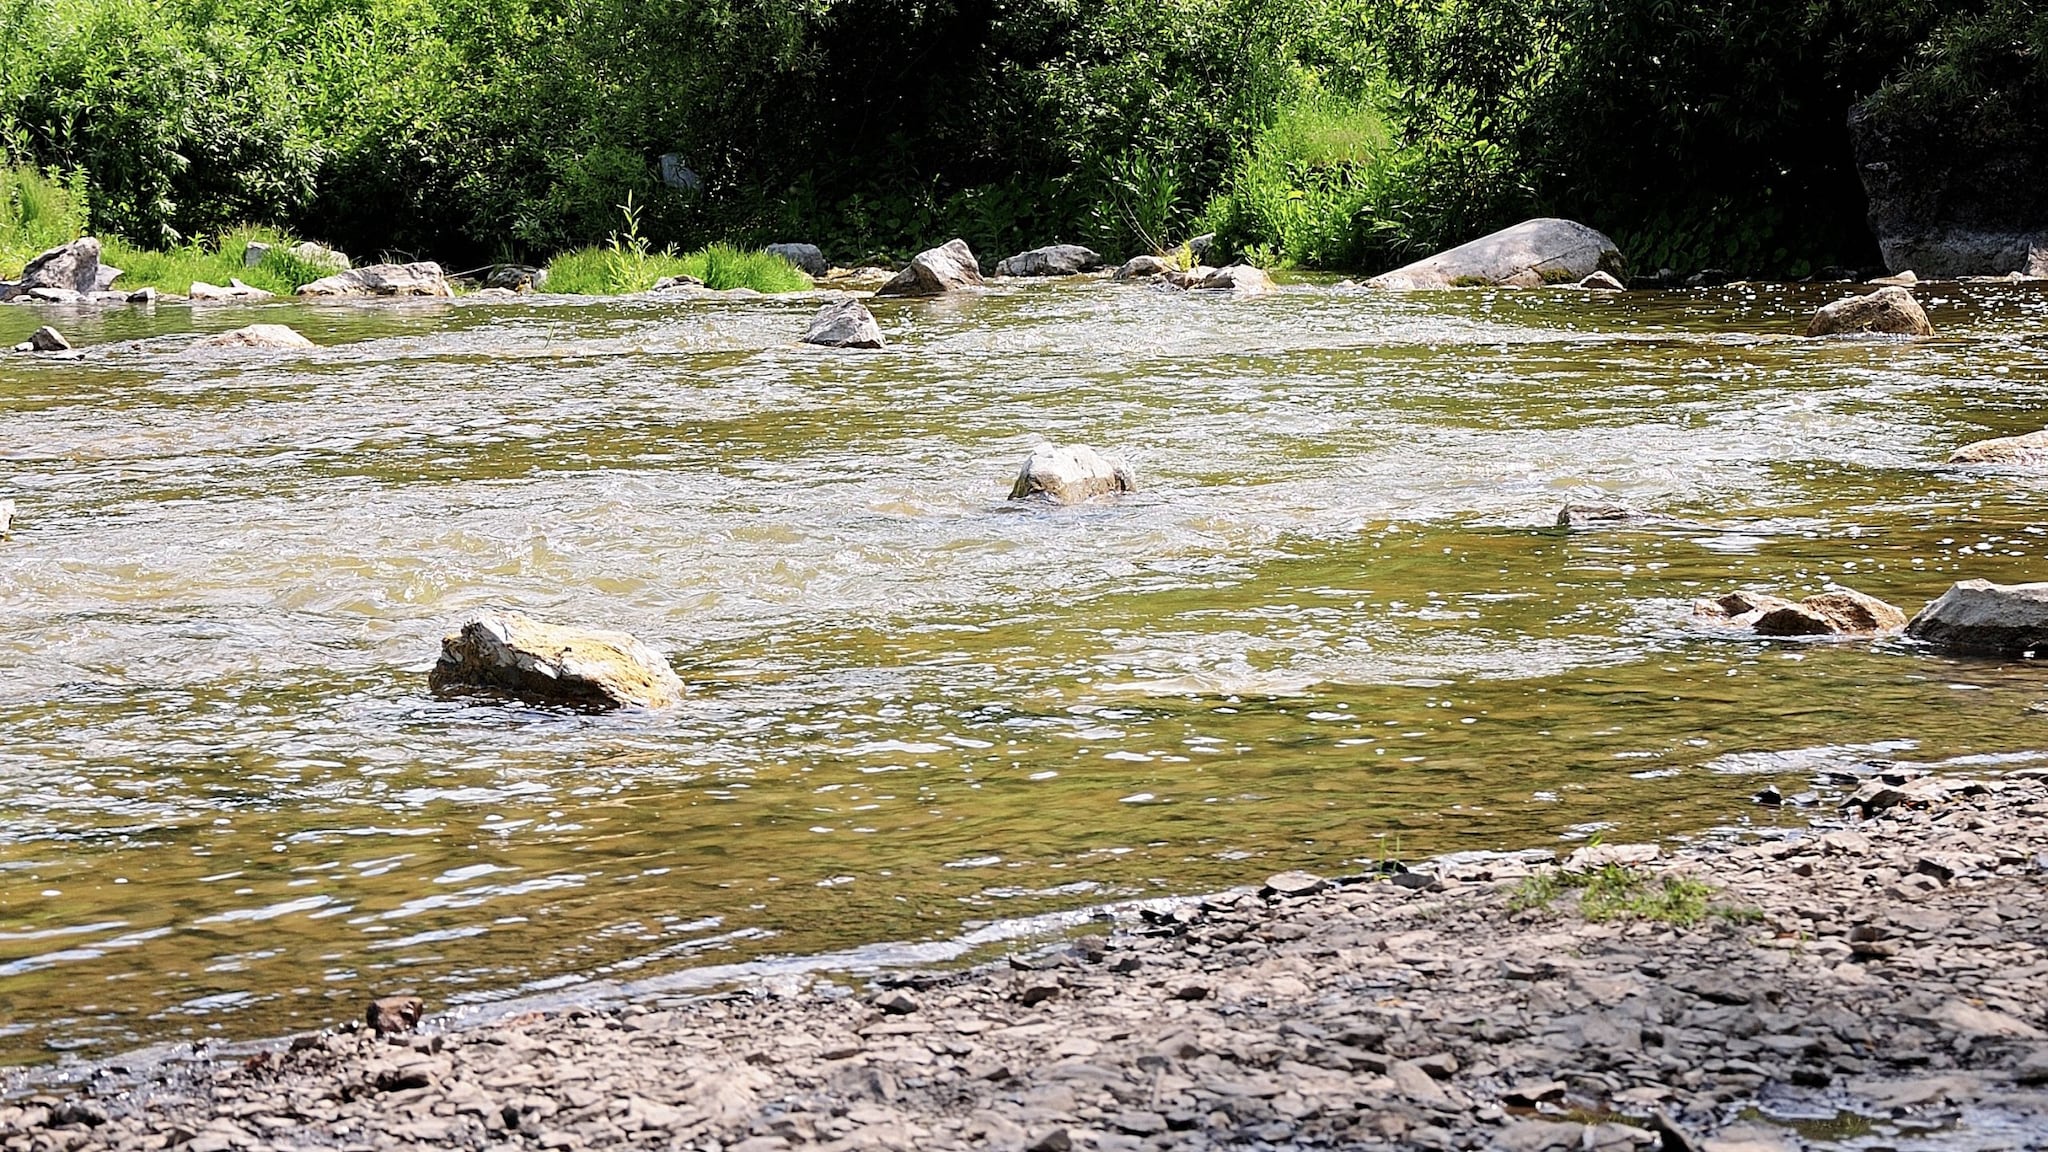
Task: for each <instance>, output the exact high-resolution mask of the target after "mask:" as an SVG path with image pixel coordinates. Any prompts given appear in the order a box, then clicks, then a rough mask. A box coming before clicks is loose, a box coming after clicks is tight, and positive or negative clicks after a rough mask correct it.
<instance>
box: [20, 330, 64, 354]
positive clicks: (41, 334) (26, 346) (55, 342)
mask: <svg viewBox="0 0 2048 1152" xmlns="http://www.w3.org/2000/svg"><path fill="white" fill-rule="evenodd" d="M70 347H71V341H69V340H66V339H65V338H64V334H63V333H62V332H59V331H57V330H56V329H55V328H52V327H50V326H49V325H48V324H45V325H43V326H42V327H41V328H38V329H36V330H35V331H34V332H31V333H29V336H28V339H26V340H24V341H22V342H21V343H19V344H16V345H15V346H14V350H15V351H16V352H63V351H66V350H67V349H69V348H70Z"/></svg>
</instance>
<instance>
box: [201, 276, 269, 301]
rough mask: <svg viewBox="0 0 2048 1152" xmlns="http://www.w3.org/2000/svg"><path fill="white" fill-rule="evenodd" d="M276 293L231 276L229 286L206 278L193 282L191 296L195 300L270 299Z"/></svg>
mask: <svg viewBox="0 0 2048 1152" xmlns="http://www.w3.org/2000/svg"><path fill="white" fill-rule="evenodd" d="M273 295H274V293H270V292H266V291H264V290H263V289H261V288H252V287H250V286H249V285H247V284H244V283H242V282H241V281H240V280H236V279H233V278H230V279H229V280H228V284H227V287H225V288H223V287H221V286H220V285H218V284H208V283H207V282H206V281H204V280H194V281H193V282H192V291H191V297H192V299H194V300H268V299H270V298H271V297H272V296H273Z"/></svg>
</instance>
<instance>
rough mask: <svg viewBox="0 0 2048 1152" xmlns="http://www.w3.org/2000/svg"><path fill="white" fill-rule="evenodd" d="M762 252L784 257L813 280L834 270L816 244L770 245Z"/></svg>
mask: <svg viewBox="0 0 2048 1152" xmlns="http://www.w3.org/2000/svg"><path fill="white" fill-rule="evenodd" d="M761 251H763V252H766V253H769V254H770V255H773V256H780V257H782V258H783V259H784V260H787V261H789V262H790V263H791V264H794V265H796V268H797V271H799V272H802V273H803V274H804V275H806V276H810V277H813V278H816V277H819V276H823V275H825V274H826V273H827V272H830V271H831V270H832V266H831V265H830V264H829V263H827V262H826V260H825V253H824V252H823V251H821V250H819V248H818V246H817V245H816V244H770V245H768V246H767V247H766V248H763V249H761Z"/></svg>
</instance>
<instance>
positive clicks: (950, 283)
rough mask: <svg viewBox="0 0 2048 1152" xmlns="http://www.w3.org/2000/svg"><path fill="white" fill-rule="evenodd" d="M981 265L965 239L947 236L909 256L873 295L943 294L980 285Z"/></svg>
mask: <svg viewBox="0 0 2048 1152" xmlns="http://www.w3.org/2000/svg"><path fill="white" fill-rule="evenodd" d="M981 283H982V280H981V265H980V264H979V263H977V262H976V261H975V259H974V250H973V249H971V248H969V247H968V246H967V241H965V240H948V241H946V242H945V243H944V244H941V245H939V246H938V247H937V248H927V249H925V250H924V251H922V252H919V253H918V254H917V255H915V256H913V257H911V258H910V263H909V264H908V265H906V266H905V267H904V269H903V270H902V271H901V272H898V273H896V275H895V276H894V277H891V278H890V280H889V282H888V283H887V284H884V285H882V286H881V287H880V288H877V289H875V295H877V296H943V295H945V294H946V293H948V292H960V291H965V290H967V289H970V288H978V287H980V286H981Z"/></svg>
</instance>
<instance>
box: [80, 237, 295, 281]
mask: <svg viewBox="0 0 2048 1152" xmlns="http://www.w3.org/2000/svg"><path fill="white" fill-rule="evenodd" d="M257 241H261V242H263V243H266V244H268V245H270V251H268V252H266V253H264V254H263V258H262V260H260V261H259V262H258V263H256V264H255V265H249V264H247V263H246V262H245V257H246V255H247V252H246V249H247V248H248V247H249V245H250V244H252V243H254V242H257ZM294 243H296V241H294V240H293V239H292V238H291V237H289V236H286V235H284V234H283V233H281V232H278V231H277V230H276V229H273V228H251V227H243V228H235V229H231V230H229V231H228V232H226V233H223V234H222V235H221V236H220V237H219V238H217V239H215V240H213V241H211V242H194V243H189V244H178V245H173V246H172V247H170V248H166V249H161V250H152V249H145V248H137V247H134V246H132V245H130V244H128V243H127V242H125V241H122V240H120V239H109V240H106V241H104V245H105V247H104V250H103V251H102V253H101V259H103V260H104V261H105V262H106V263H109V264H112V265H114V266H115V267H117V268H119V269H121V279H120V280H119V281H117V282H116V286H117V287H119V288H122V289H126V290H133V289H136V288H141V287H144V286H148V287H153V288H155V289H157V290H158V291H159V292H175V293H178V294H180V295H183V294H185V293H188V292H190V291H191V290H192V284H193V282H194V281H199V280H203V281H205V282H206V283H208V284H215V285H225V284H227V282H228V281H229V280H240V281H241V282H242V283H244V284H247V285H249V286H250V287H252V288H261V289H263V290H264V291H266V292H275V293H277V294H278V295H280V296H289V295H291V294H292V293H293V292H294V291H296V290H297V289H298V287H299V285H301V284H305V283H308V282H309V281H313V280H318V279H320V278H321V277H323V276H327V275H331V274H332V273H333V271H334V270H333V269H332V268H329V267H326V266H325V265H321V264H315V263H313V262H311V261H308V260H304V259H301V258H300V257H298V256H294V255H293V254H291V253H290V252H289V251H286V249H287V248H289V247H290V246H291V245H292V244H294Z"/></svg>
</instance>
